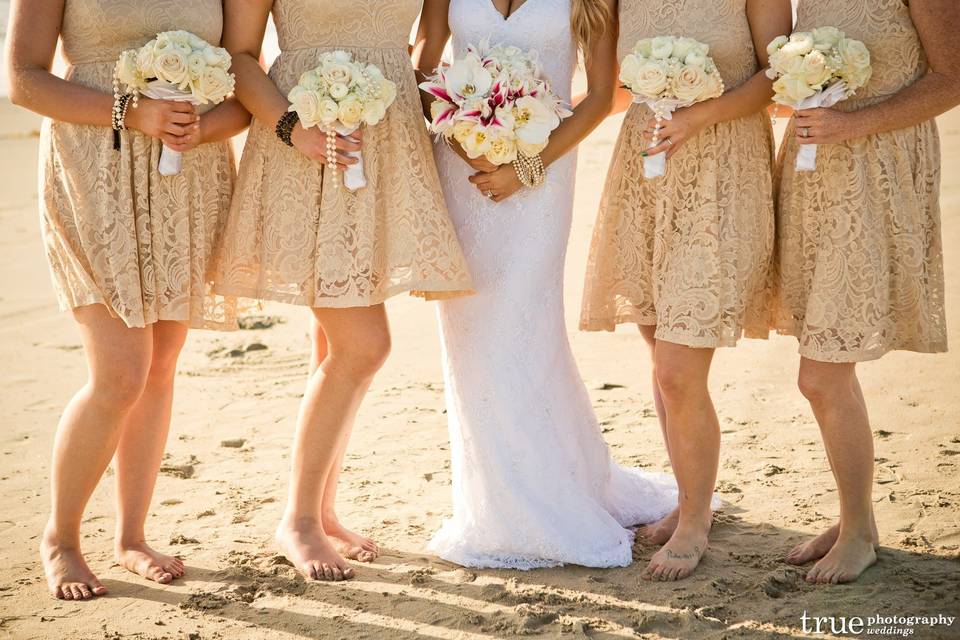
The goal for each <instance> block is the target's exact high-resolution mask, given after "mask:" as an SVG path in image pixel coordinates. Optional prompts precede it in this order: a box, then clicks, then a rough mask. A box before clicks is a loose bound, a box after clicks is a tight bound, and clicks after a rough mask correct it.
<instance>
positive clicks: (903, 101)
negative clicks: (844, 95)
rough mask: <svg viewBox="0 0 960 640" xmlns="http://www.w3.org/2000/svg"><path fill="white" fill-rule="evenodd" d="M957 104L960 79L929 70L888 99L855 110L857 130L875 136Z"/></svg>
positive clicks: (939, 112)
mask: <svg viewBox="0 0 960 640" xmlns="http://www.w3.org/2000/svg"><path fill="white" fill-rule="evenodd" d="M958 104H960V79H957V78H951V77H948V76H945V75H943V74H939V73H936V72H931V73H928V74H927V75H925V76H923V77H922V78H920V79H919V80H917V81H916V82H915V83H913V84H912V85H910V86H909V87H906V88H905V89H903V90H901V91H899V92H897V93H896V94H894V95H893V96H892V97H891V98H890V99H888V100H884V101H883V102H880V103H877V104H875V105H871V106H869V107H865V108H863V109H860V110H859V111H857V112H856V118H857V120H858V121H859V125H860V127H859V128H860V130H861V131H863V132H864V134H865V135H875V134H878V133H884V132H887V131H894V130H896V129H904V128H906V127H912V126H914V125H917V124H920V123H921V122H926V121H927V120H931V119H933V118H936V117H937V116H939V115H941V114H943V113H944V112H946V111H948V110H950V109H952V108H953V107H955V106H957V105H958Z"/></svg>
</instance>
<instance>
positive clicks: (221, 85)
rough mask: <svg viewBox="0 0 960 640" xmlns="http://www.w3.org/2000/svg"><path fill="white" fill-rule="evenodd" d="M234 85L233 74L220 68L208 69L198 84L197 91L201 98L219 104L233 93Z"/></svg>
mask: <svg viewBox="0 0 960 640" xmlns="http://www.w3.org/2000/svg"><path fill="white" fill-rule="evenodd" d="M233 85H234V78H233V74H231V73H229V72H227V71H224V70H223V69H221V68H220V67H207V69H206V70H205V71H204V72H203V75H201V76H200V79H199V81H198V82H197V89H198V93H199V94H200V96H201V97H203V98H205V99H206V100H207V101H209V102H212V103H214V104H218V103H220V102H223V101H224V99H226V97H227V96H228V95H230V94H231V93H232V92H233Z"/></svg>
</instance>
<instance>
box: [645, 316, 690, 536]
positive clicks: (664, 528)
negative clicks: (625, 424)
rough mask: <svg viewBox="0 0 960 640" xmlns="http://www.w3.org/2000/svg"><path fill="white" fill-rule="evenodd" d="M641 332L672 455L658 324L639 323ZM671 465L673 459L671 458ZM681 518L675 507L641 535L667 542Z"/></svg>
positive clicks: (646, 526) (659, 419) (665, 442)
mask: <svg viewBox="0 0 960 640" xmlns="http://www.w3.org/2000/svg"><path fill="white" fill-rule="evenodd" d="M638 328H639V329H640V334H641V335H642V336H643V339H644V340H645V341H646V343H647V347H648V348H649V349H650V360H651V361H652V362H653V376H652V378H653V380H652V384H651V388H652V389H653V404H654V407H655V408H656V410H657V420H658V421H659V422H660V432H661V433H662V434H663V444H664V446H665V447H666V448H667V457H668V458H669V457H670V439H669V438H668V437H667V410H666V408H664V406H663V396H662V394H661V393H660V383H659V382H657V363H656V358H655V354H656V349H657V339H656V333H657V326H656V325H638ZM670 464H671V466H672V465H673V459H672V458H671V459H670ZM679 519H680V507H677V508H675V509H674V510H673V511H671V512H670V513H669V514H667V515H666V516H665V517H663V518H661V519H660V520H658V521H657V522H654V523H652V524H648V525H645V526H643V527H640V536H641V537H642V538H643V539H644V540H647V541H649V542H651V543H653V544H665V543H666V542H667V540H669V539H670V536H672V535H673V532H674V531H675V530H676V528H677V521H678V520H679Z"/></svg>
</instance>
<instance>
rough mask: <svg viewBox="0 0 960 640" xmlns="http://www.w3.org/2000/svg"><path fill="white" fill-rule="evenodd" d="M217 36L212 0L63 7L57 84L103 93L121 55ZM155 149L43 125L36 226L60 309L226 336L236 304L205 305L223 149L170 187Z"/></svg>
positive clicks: (128, 0) (97, 0)
mask: <svg viewBox="0 0 960 640" xmlns="http://www.w3.org/2000/svg"><path fill="white" fill-rule="evenodd" d="M104 24H109V25H110V28H108V29H105V28H104ZM221 26H222V12H221V3H220V2H219V0H201V1H198V2H182V1H175V0H153V1H150V2H147V1H145V0H83V1H82V2H81V1H80V0H67V2H66V3H65V6H64V17H63V26H62V33H61V37H62V40H63V49H64V54H65V57H66V59H67V61H68V62H69V63H70V65H71V66H70V68H69V69H68V72H67V79H68V80H69V81H71V82H76V83H79V84H82V85H84V86H87V87H90V88H93V89H97V90H100V91H104V92H106V93H111V94H112V91H113V86H112V78H113V67H114V64H115V62H116V60H117V57H118V56H119V54H120V52H121V51H123V50H125V49H128V48H130V47H136V46H140V45H142V44H144V43H145V42H147V41H148V40H150V39H151V38H153V37H154V36H156V34H157V33H158V32H160V31H167V30H171V29H187V30H190V31H193V32H194V33H196V34H197V35H199V36H201V37H203V38H205V39H207V40H209V41H210V42H214V43H216V42H219V41H220V30H221ZM160 149H161V143H160V141H159V140H156V139H153V138H150V137H148V136H146V135H143V134H141V133H139V132H133V131H127V132H125V133H124V134H123V136H122V146H121V149H120V150H119V151H116V150H114V149H113V132H112V130H111V129H110V128H108V127H94V126H85V125H75V124H70V123H67V122H54V121H50V120H47V121H45V122H44V125H43V130H42V133H41V138H40V180H41V185H42V190H43V195H42V200H41V205H40V208H41V226H42V230H43V237H44V244H45V248H46V253H47V258H48V261H49V263H50V270H51V273H52V276H53V281H54V289H55V290H56V292H57V297H58V299H59V302H60V306H61V308H63V309H71V308H75V307H81V306H85V305H90V304H103V305H105V306H106V307H107V308H108V309H109V311H110V312H111V314H113V315H115V316H118V317H119V318H121V319H122V320H123V321H124V322H125V323H126V324H127V326H130V327H143V326H145V325H147V324H150V323H153V322H156V321H157V320H175V321H180V322H185V323H188V324H190V326H193V327H206V328H236V307H235V304H234V302H233V301H232V300H231V299H227V298H223V297H220V296H215V295H213V294H212V293H211V291H210V287H209V284H208V281H207V263H208V257H209V256H211V255H212V253H213V250H214V247H215V245H216V241H217V238H218V236H219V233H220V231H221V228H222V225H223V221H224V219H225V217H226V213H227V211H228V210H229V206H230V195H231V191H232V188H233V177H234V164H233V155H232V152H231V150H230V146H229V144H228V143H214V144H206V145H201V146H200V147H197V148H196V149H194V150H193V151H190V152H187V153H186V154H184V156H183V171H182V172H181V173H180V174H179V175H176V176H168V177H164V176H161V175H160V174H159V173H158V171H157V163H158V160H159V156H160Z"/></svg>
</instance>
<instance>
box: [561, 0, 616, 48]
mask: <svg viewBox="0 0 960 640" xmlns="http://www.w3.org/2000/svg"><path fill="white" fill-rule="evenodd" d="M612 20H613V16H612V15H611V13H610V5H608V4H607V0H573V2H572V7H571V13H570V27H571V29H572V30H573V37H574V38H575V39H576V41H577V46H578V47H579V48H580V51H581V52H582V53H583V57H584V58H585V59H589V58H590V56H591V55H592V54H593V48H594V46H596V44H597V40H598V39H599V38H600V36H602V35H603V34H604V32H605V31H606V30H607V29H609V28H610V27H611V22H612Z"/></svg>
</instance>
